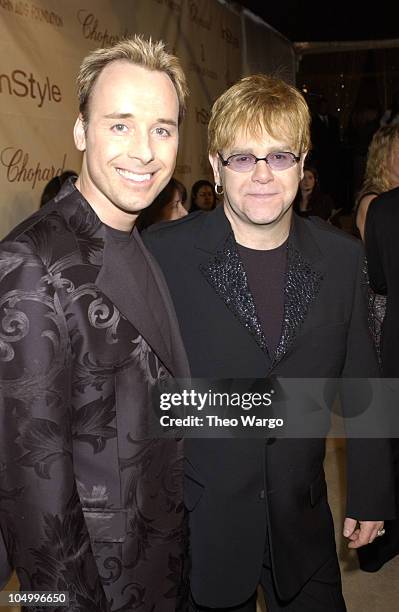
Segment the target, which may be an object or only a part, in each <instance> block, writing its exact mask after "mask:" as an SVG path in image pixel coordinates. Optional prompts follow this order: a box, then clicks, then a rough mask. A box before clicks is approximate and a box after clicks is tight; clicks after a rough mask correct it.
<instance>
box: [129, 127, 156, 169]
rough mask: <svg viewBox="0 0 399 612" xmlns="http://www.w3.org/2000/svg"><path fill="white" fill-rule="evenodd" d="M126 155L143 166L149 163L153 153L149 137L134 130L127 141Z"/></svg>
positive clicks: (145, 133)
mask: <svg viewBox="0 0 399 612" xmlns="http://www.w3.org/2000/svg"><path fill="white" fill-rule="evenodd" d="M127 155H128V157H130V158H132V159H133V158H135V159H138V160H140V161H141V162H142V163H143V164H148V163H149V162H151V161H152V160H153V159H154V151H153V148H152V143H151V138H150V135H149V134H148V133H147V132H140V131H138V130H136V131H135V132H134V133H133V134H132V136H131V138H130V139H129V143H128V151H127Z"/></svg>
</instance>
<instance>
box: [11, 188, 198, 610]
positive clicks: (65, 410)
mask: <svg viewBox="0 0 399 612" xmlns="http://www.w3.org/2000/svg"><path fill="white" fill-rule="evenodd" d="M0 289H1V292H0V300H1V301H0V318H1V325H0V372H1V375H0V388H1V404H0V561H1V562H2V566H1V568H0V583H2V585H3V586H4V583H5V581H6V580H7V578H8V577H9V574H10V571H11V570H12V569H15V570H16V572H17V575H18V578H19V581H20V584H21V590H24V591H27V590H36V591H38V590H40V591H67V592H68V593H69V601H70V603H69V606H67V607H63V608H62V610H65V611H74V612H75V611H82V612H89V611H93V612H94V611H95V612H99V611H104V612H105V611H107V612H108V611H111V610H112V611H115V612H116V611H118V612H119V611H122V610H135V609H136V608H137V609H139V610H142V611H143V612H150V611H151V612H156V611H159V612H174V611H175V610H179V609H184V603H183V601H184V596H185V579H184V576H185V557H184V551H185V520H184V513H183V505H182V442H181V441H180V442H179V441H176V440H173V439H170V440H167V439H164V440H160V439H151V438H149V436H148V420H149V414H150V410H151V408H150V402H149V394H150V392H151V389H152V388H153V386H154V385H155V384H157V383H158V382H159V381H162V379H168V378H169V377H171V376H179V377H183V376H187V375H188V366H187V360H186V356H185V353H184V349H183V346H182V343H181V339H180V335H179V331H178V327H177V322H176V319H175V314H174V310H173V306H172V303H171V300H170V296H169V294H168V290H167V288H166V285H165V283H164V280H163V277H162V275H161V273H160V272H159V269H158V267H157V265H156V264H155V263H154V261H153V260H152V259H151V256H150V255H149V254H148V252H147V251H146V249H145V248H144V246H143V244H142V242H141V239H140V237H139V235H138V233H137V231H136V230H135V231H133V233H132V234H131V235H130V236H129V235H127V234H125V233H123V232H118V231H117V230H112V229H111V228H107V227H106V226H104V225H103V224H102V223H101V222H100V220H99V219H98V217H97V216H96V215H95V213H94V211H93V210H92V208H91V207H90V206H89V205H88V203H87V202H86V201H85V200H84V198H83V197H82V195H81V194H80V192H79V191H78V190H77V189H76V188H75V187H74V186H73V184H72V183H68V184H66V185H65V186H64V188H63V190H62V191H61V192H60V194H59V195H58V196H57V197H56V199H55V200H53V201H52V202H50V203H49V204H48V205H47V206H45V207H44V208H42V209H41V210H40V211H38V212H37V213H35V214H34V215H32V216H31V217H30V218H29V219H27V220H26V221H25V222H23V223H22V224H21V225H20V226H18V227H17V228H16V229H14V230H13V231H12V232H11V234H10V235H9V236H8V237H7V238H6V239H5V240H4V241H3V242H2V244H1V250H0ZM36 609H37V610H40V609H41V608H39V607H37V608H36ZM43 609H45V610H51V608H43ZM53 609H54V610H56V609H57V610H58V608H57V607H56V606H55V607H54V608H53ZM29 610H32V608H29Z"/></svg>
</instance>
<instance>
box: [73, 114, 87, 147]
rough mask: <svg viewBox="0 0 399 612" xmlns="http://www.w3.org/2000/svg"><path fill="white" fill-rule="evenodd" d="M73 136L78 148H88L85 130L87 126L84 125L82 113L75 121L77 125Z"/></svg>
mask: <svg viewBox="0 0 399 612" xmlns="http://www.w3.org/2000/svg"><path fill="white" fill-rule="evenodd" d="M73 138H74V141H75V146H76V148H77V150H78V151H85V150H86V132H85V128H84V125H83V118H82V115H79V117H78V118H77V119H76V121H75V125H74V128H73Z"/></svg>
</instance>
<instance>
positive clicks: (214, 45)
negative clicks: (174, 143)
mask: <svg viewBox="0 0 399 612" xmlns="http://www.w3.org/2000/svg"><path fill="white" fill-rule="evenodd" d="M134 33H140V34H144V35H146V36H150V35H151V36H152V37H153V39H159V38H161V39H162V40H164V41H165V42H166V43H167V45H168V48H169V49H170V50H171V51H173V52H175V53H176V54H177V55H178V56H179V57H180V59H181V61H182V64H183V66H184V69H185V71H186V74H187V77H188V81H189V87H190V92H191V95H190V99H189V105H188V114H187V117H186V119H185V121H184V125H183V129H182V134H181V140H180V142H181V144H180V152H179V157H178V162H177V167H176V173H175V175H176V176H177V177H178V178H179V179H180V180H181V181H182V182H183V183H184V184H185V185H186V187H187V188H188V190H190V187H191V185H192V183H193V182H195V181H196V180H198V179H199V178H211V171H210V167H209V164H208V160H207V153H206V128H207V123H208V118H209V112H210V108H211V106H212V102H213V100H214V99H215V98H216V97H217V96H218V95H219V94H220V93H221V92H222V91H223V90H225V89H226V88H227V87H228V86H229V85H230V84H232V83H233V82H235V81H236V80H237V79H239V78H240V77H241V76H242V75H243V74H248V73H251V72H270V71H273V72H276V71H277V72H278V73H279V74H280V76H282V77H283V78H286V79H287V80H289V81H291V82H293V81H294V79H295V61H294V52H293V47H292V45H291V43H290V42H289V41H287V40H286V39H284V38H283V37H282V36H280V35H279V34H278V33H277V32H275V31H274V30H273V29H272V28H270V27H269V26H268V25H267V24H265V23H263V22H261V21H259V20H256V19H254V18H253V16H251V14H250V13H248V12H247V11H238V10H232V9H231V8H229V7H228V6H227V5H226V4H225V3H224V2H222V1H220V0H68V1H67V2H65V1H57V0H35V1H31V0H0V212H1V214H0V238H1V237H3V236H4V235H5V234H6V233H7V232H8V231H9V230H10V229H11V228H12V227H13V226H14V225H16V224H17V223H18V222H19V221H21V220H22V219H23V218H24V217H25V216H27V215H28V214H30V213H31V212H32V211H34V210H36V209H37V208H38V205H39V201H40V195H41V193H42V191H43V188H44V186H45V185H46V183H47V182H48V180H49V179H51V178H52V177H53V176H54V175H55V174H61V172H62V171H63V170H69V169H72V170H76V171H79V168H80V154H79V153H78V152H77V151H76V150H75V148H74V144H73V140H72V127H73V123H74V121H75V118H76V115H77V107H78V105H77V97H76V89H75V78H76V74H77V71H78V68H79V65H80V63H81V60H82V59H83V57H84V56H85V55H86V54H87V53H88V52H89V51H90V50H92V49H95V48H97V47H102V46H107V45H110V44H112V43H113V42H115V41H116V40H118V39H119V38H121V37H123V36H127V35H131V34H134Z"/></svg>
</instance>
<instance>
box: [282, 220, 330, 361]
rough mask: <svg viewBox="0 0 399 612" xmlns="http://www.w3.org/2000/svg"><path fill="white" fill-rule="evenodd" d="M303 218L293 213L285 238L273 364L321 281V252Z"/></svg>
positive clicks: (288, 345) (292, 337) (284, 350)
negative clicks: (283, 277) (280, 310)
mask: <svg viewBox="0 0 399 612" xmlns="http://www.w3.org/2000/svg"><path fill="white" fill-rule="evenodd" d="M306 223H307V222H306V221H304V220H303V219H301V218H300V217H297V216H296V215H293V220H292V227H291V232H290V237H289V240H288V260H287V272H286V281H285V290H284V293H285V295H284V318H283V324H282V330H281V337H280V342H279V343H278V346H277V349H276V353H275V355H274V359H273V364H272V365H273V367H274V366H275V365H277V363H279V362H280V361H281V360H282V359H283V357H284V356H285V355H286V354H287V352H288V351H289V349H290V348H291V347H292V345H293V343H294V341H295V339H296V337H297V335H298V332H299V330H300V328H301V326H302V324H303V322H304V321H305V319H306V316H307V314H308V312H309V309H310V307H311V305H312V303H313V302H314V300H315V299H316V297H317V295H318V293H319V291H320V287H321V282H322V279H323V277H322V274H321V272H320V269H319V268H320V263H321V260H322V254H321V251H320V249H319V247H318V246H317V244H316V242H315V240H314V238H313V236H312V234H311V232H310V231H309V229H308V228H307V226H306Z"/></svg>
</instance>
